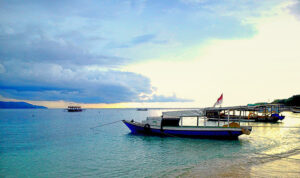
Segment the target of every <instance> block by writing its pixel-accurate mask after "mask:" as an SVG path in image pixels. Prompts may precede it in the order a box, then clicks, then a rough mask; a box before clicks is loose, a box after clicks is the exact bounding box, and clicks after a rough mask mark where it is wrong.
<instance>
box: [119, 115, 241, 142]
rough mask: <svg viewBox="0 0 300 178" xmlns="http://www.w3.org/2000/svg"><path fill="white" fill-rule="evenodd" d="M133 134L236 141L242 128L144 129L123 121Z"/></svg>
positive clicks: (137, 124)
mask: <svg viewBox="0 0 300 178" xmlns="http://www.w3.org/2000/svg"><path fill="white" fill-rule="evenodd" d="M123 122H124V124H125V125H126V126H127V127H128V128H129V129H130V130H131V132H132V133H133V134H146V135H158V136H170V137H189V138H211V139H237V138H238V136H240V135H242V134H243V130H242V128H226V127H164V128H163V129H160V128H158V127H152V128H151V127H149V128H145V124H141V123H137V122H129V121H126V120H123Z"/></svg>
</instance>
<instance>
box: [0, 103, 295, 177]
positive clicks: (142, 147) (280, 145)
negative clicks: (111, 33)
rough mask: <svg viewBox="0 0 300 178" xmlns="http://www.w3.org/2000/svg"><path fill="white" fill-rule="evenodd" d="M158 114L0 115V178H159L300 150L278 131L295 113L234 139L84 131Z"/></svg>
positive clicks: (289, 132)
mask: <svg viewBox="0 0 300 178" xmlns="http://www.w3.org/2000/svg"><path fill="white" fill-rule="evenodd" d="M161 112H162V110H149V111H136V110H135V109H87V110H85V111H84V112H79V113H68V112H64V111H63V110H62V109H48V110H30V109H28V110H22V109H18V110H12V109H10V110H0V155H1V157H0V177H83V176H84V177H133V176H134V177H148V176H150V177H164V176H166V175H177V174H178V172H182V171H185V169H187V170H189V169H190V168H193V167H195V166H197V167H201V169H206V170H207V169H208V170H214V169H215V167H212V166H211V165H212V164H213V165H216V166H218V165H219V166H220V165H221V164H222V162H227V161H229V162H231V163H234V162H239V161H240V160H253V159H261V157H263V156H261V155H259V154H260V153H261V154H269V155H272V154H273V155H275V154H276V155H278V154H281V153H286V152H291V151H292V152H293V150H294V151H295V150H298V149H299V148H300V144H299V143H300V142H299V141H300V129H299V128H284V127H300V115H296V114H292V113H285V115H286V119H285V120H284V121H283V123H277V124H264V123H261V124H258V123H251V124H252V125H257V126H264V127H255V128H253V132H252V133H251V135H249V136H246V135H243V136H241V137H239V140H234V141H230V140H227V141H222V140H207V139H188V138H185V139H182V138H173V137H168V138H161V137H147V136H137V135H132V134H130V132H129V129H128V128H127V127H126V126H125V125H124V124H123V123H122V122H117V123H115V124H111V125H106V126H104V127H96V128H94V129H91V128H92V127H95V126H98V125H101V124H105V123H110V122H114V121H118V120H122V119H128V120H131V119H134V120H136V121H141V120H143V119H145V117H146V116H157V115H160V114H161ZM265 126H267V127H265ZM299 165H300V164H299Z"/></svg>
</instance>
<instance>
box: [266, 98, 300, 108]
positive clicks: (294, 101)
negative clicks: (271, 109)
mask: <svg viewBox="0 0 300 178" xmlns="http://www.w3.org/2000/svg"><path fill="white" fill-rule="evenodd" d="M272 103H273V104H284V105H286V106H300V95H294V96H292V97H289V98H288V99H277V100H274V101H273V102H272Z"/></svg>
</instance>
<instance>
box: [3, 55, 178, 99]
mask: <svg viewBox="0 0 300 178" xmlns="http://www.w3.org/2000/svg"><path fill="white" fill-rule="evenodd" d="M16 64H18V65H16ZM3 65H4V66H5V68H6V69H8V70H7V71H6V72H4V73H2V74H1V75H0V89H1V90H0V95H2V96H4V97H6V98H14V99H19V100H39V101H58V100H64V101H71V102H79V103H120V102H139V101H142V100H141V98H140V93H146V94H148V95H151V93H152V86H151V84H150V80H149V79H148V78H146V77H144V76H142V75H139V74H135V73H132V72H122V71H118V70H103V69H101V68H98V67H97V66H94V67H91V66H86V67H73V68H66V67H63V66H61V65H58V64H48V63H43V64H41V63H32V62H22V61H20V60H11V61H6V62H4V64H3ZM160 97H162V96H160ZM176 99H177V98H176V97H170V98H164V100H165V101H170V102H171V101H172V102H173V101H176ZM155 100H161V98H159V97H158V98H153V99H152V100H151V101H155ZM178 101H182V100H181V99H178Z"/></svg>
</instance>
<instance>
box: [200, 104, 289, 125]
mask: <svg viewBox="0 0 300 178" xmlns="http://www.w3.org/2000/svg"><path fill="white" fill-rule="evenodd" d="M204 110H205V115H206V117H207V118H208V119H209V120H210V121H226V120H227V118H228V117H229V120H230V121H239V122H278V121H279V120H283V119H284V118H285V116H283V115H279V113H280V112H281V110H280V106H279V105H275V104H268V105H259V106H233V107H220V108H217V107H213V108H205V109H204Z"/></svg>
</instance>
